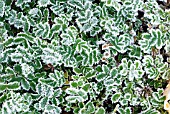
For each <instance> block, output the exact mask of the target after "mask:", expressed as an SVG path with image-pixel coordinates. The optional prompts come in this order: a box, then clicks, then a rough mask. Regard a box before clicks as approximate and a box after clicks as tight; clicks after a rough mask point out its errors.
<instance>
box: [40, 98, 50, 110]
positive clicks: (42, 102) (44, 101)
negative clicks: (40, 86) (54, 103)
mask: <svg viewBox="0 0 170 114" xmlns="http://www.w3.org/2000/svg"><path fill="white" fill-rule="evenodd" d="M47 102H48V97H43V98H42V99H41V100H40V102H39V106H40V108H41V109H44V108H45V106H46V104H47Z"/></svg>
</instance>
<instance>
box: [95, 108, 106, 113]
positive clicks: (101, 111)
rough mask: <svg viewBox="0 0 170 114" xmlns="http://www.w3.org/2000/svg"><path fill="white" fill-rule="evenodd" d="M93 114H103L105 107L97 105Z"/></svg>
mask: <svg viewBox="0 0 170 114" xmlns="http://www.w3.org/2000/svg"><path fill="white" fill-rule="evenodd" d="M95 114H105V109H104V108H103V107H99V108H98V109H97V110H96V112H95Z"/></svg>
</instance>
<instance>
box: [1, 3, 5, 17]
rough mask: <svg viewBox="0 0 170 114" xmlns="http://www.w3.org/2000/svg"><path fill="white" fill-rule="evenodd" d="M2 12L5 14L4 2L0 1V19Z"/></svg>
mask: <svg viewBox="0 0 170 114" xmlns="http://www.w3.org/2000/svg"><path fill="white" fill-rule="evenodd" d="M4 12H5V3H4V1H0V17H3V16H4Z"/></svg>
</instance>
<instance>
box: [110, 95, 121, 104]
mask: <svg viewBox="0 0 170 114" xmlns="http://www.w3.org/2000/svg"><path fill="white" fill-rule="evenodd" d="M121 97H122V96H121V93H115V94H113V95H112V97H111V100H112V103H116V102H118V101H119V99H120V98H121Z"/></svg>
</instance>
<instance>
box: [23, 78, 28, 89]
mask: <svg viewBox="0 0 170 114" xmlns="http://www.w3.org/2000/svg"><path fill="white" fill-rule="evenodd" d="M21 86H22V88H23V89H25V90H29V89H30V84H29V82H28V81H27V80H26V79H25V78H23V79H22V80H21Z"/></svg>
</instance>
